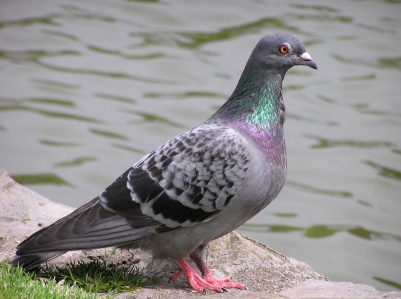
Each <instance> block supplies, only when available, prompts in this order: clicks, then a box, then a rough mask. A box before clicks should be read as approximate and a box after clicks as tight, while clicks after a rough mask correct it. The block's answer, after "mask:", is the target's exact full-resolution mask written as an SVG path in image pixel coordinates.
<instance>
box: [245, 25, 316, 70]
mask: <svg viewBox="0 0 401 299" xmlns="http://www.w3.org/2000/svg"><path fill="white" fill-rule="evenodd" d="M251 60H252V64H253V66H254V67H255V63H256V65H257V66H258V67H262V68H266V69H273V70H277V71H279V72H280V73H282V74H283V75H284V74H285V72H286V71H288V70H289V69H290V68H291V67H293V66H295V65H306V66H309V67H311V68H313V69H316V70H317V65H316V63H315V62H314V61H313V60H312V58H311V56H310V55H309V54H308V52H306V51H305V48H304V46H303V45H302V44H301V42H300V41H299V39H298V38H297V37H296V36H295V35H293V34H290V33H274V34H268V35H266V36H264V37H263V38H262V39H261V40H260V41H259V43H258V44H257V45H256V47H255V49H254V50H253V52H252V55H251Z"/></svg>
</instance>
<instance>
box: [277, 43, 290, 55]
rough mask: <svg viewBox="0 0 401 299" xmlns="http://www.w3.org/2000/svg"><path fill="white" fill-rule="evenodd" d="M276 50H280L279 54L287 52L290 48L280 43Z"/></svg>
mask: <svg viewBox="0 0 401 299" xmlns="http://www.w3.org/2000/svg"><path fill="white" fill-rule="evenodd" d="M278 50H279V51H280V53H281V54H287V53H288V51H289V50H290V49H289V47H288V46H287V45H285V44H284V45H281V46H280V48H278Z"/></svg>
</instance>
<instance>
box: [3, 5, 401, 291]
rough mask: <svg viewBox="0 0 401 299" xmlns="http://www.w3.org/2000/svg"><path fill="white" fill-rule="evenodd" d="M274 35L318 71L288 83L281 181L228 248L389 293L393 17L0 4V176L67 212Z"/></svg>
mask: <svg viewBox="0 0 401 299" xmlns="http://www.w3.org/2000/svg"><path fill="white" fill-rule="evenodd" d="M301 3H302V4H301ZM278 31H288V32H292V33H294V34H296V35H297V36H298V37H299V38H300V40H301V41H302V42H303V43H304V45H305V47H306V49H307V51H308V52H309V54H310V55H311V56H312V57H313V59H314V60H315V61H316V62H317V64H318V65H319V71H314V70H312V69H308V68H302V67H298V68H294V69H292V70H291V71H290V72H289V73H288V74H287V76H286V78H285V81H284V98H285V101H286V109H287V120H286V124H285V130H286V141H287V154H288V179H287V182H286V185H285V187H284V189H283V191H282V192H281V194H280V195H279V196H278V198H277V199H276V200H275V201H274V202H273V203H272V204H271V205H270V206H269V207H268V208H266V209H265V210H264V211H262V212H261V213H260V214H258V215H257V216H256V217H255V218H253V219H252V220H250V221H249V222H248V223H246V224H245V225H244V226H242V227H241V228H240V229H239V232H241V233H242V234H245V235H248V236H250V237H253V238H255V239H257V240H258V241H260V242H262V243H264V244H266V245H267V246H269V247H272V248H274V249H275V250H277V251H279V252H281V253H283V254H285V255H288V256H291V257H294V258H296V259H298V260H301V261H304V262H306V263H308V264H310V265H311V266H312V267H313V268H314V269H315V270H317V271H318V272H322V273H324V274H325V275H326V276H328V277H329V278H330V279H331V280H334V281H343V280H346V281H352V282H355V283H365V284H371V285H374V286H375V287H376V288H377V289H379V290H396V289H400V288H401V132H400V131H401V99H400V92H401V51H400V49H401V3H400V1H373V0H372V1H349V0H348V1H341V0H340V1H330V2H329V1H318V0H315V1H309V0H305V1H302V2H300V1H268V0H258V1H256V0H255V1H231V0H226V1H212V0H209V1H197V2H195V1H193V2H191V3H189V2H188V1H185V0H181V1H178V0H177V1H117V0H115V1H112V0H102V1H99V0H92V1H91V0H80V1H77V0H76V1H74V0H72V1H56V0H43V1H37V0H36V1H11V0H8V1H2V2H1V4H0V167H1V168H4V169H6V170H7V171H8V172H9V173H10V175H11V176H13V177H14V178H15V179H16V180H17V181H19V182H21V183H23V184H24V185H27V186H28V187H29V188H31V189H33V190H36V191H37V192H39V193H40V194H42V195H44V196H46V197H48V198H50V199H52V200H54V201H57V202H62V203H64V204H67V205H70V206H75V207H78V206H79V205H81V204H83V203H86V202H87V201H89V200H90V199H92V198H93V197H95V196H97V195H98V194H99V192H101V191H102V190H103V188H105V187H106V186H108V184H110V183H111V182H112V181H114V179H116V178H117V177H118V176H119V175H120V174H121V173H122V172H123V171H125V170H126V169H127V168H128V167H129V166H130V165H132V164H134V162H136V161H137V160H138V159H140V158H141V157H142V156H143V155H144V154H146V153H147V152H149V151H150V150H152V149H154V148H155V147H157V146H158V145H160V144H162V143H164V142H165V141H167V140H168V139H170V138H172V137H174V136H175V135H177V134H179V133H181V132H183V131H185V130H187V129H189V128H191V127H193V126H195V125H198V124H200V123H202V122H203V121H204V120H205V119H207V118H208V117H209V116H210V115H211V114H212V113H213V112H214V111H215V110H216V109H217V108H218V107H219V106H220V105H222V104H223V102H224V101H225V100H226V99H227V98H228V97H229V95H230V94H231V92H232V91H233V89H234V87H235V85H236V83H237V81H238V78H239V76H240V74H241V72H242V69H243V67H244V65H245V62H246V60H247V59H248V57H249V55H250V53H251V51H252V49H253V47H254V46H255V44H256V43H257V41H258V40H259V39H260V38H261V37H262V36H263V35H265V34H267V33H271V32H278Z"/></svg>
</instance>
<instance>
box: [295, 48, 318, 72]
mask: <svg viewBox="0 0 401 299" xmlns="http://www.w3.org/2000/svg"><path fill="white" fill-rule="evenodd" d="M299 60H301V64H303V65H306V66H309V67H311V68H313V69H315V70H317V64H316V63H315V62H314V61H313V60H312V57H310V55H309V53H308V52H304V53H302V54H301V55H300V56H299Z"/></svg>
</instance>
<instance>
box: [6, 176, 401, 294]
mask: <svg viewBox="0 0 401 299" xmlns="http://www.w3.org/2000/svg"><path fill="white" fill-rule="evenodd" d="M71 211H73V208H71V207H68V206H65V205H62V204H58V203H55V202H52V201H51V200H49V199H47V198H44V197H42V196H41V195H39V194H37V193H35V192H34V191H32V190H30V189H28V188H26V187H24V186H21V185H19V184H18V183H16V182H15V181H14V180H13V179H12V178H10V177H9V175H8V174H7V172H6V171H5V170H1V169H0V261H2V262H8V261H9V259H10V258H11V257H12V256H13V255H14V252H15V247H16V246H17V245H18V243H19V242H21V241H23V240H24V239H25V238H26V237H28V236H29V235H30V234H32V233H34V232H35V231H37V230H39V229H40V228H41V227H44V226H47V225H49V224H51V223H52V222H54V221H55V220H57V219H59V218H61V217H63V216H64V215H66V214H68V213H70V212H71ZM108 250H109V249H97V250H92V251H74V252H68V253H66V254H64V255H62V256H60V257H58V258H56V259H55V260H53V261H51V262H50V263H49V264H50V265H51V264H53V265H54V264H57V265H60V264H65V263H67V262H69V261H70V260H85V259H91V258H93V256H104V255H105V254H107V252H108ZM112 260H113V262H115V263H122V262H124V263H134V264H136V265H137V266H138V267H140V268H142V269H143V270H144V271H145V273H146V274H148V275H152V276H156V277H158V278H160V279H159V283H158V284H157V285H153V286H150V287H146V288H141V289H139V290H137V291H135V292H131V293H121V294H118V295H116V298H121V299H122V298H127V299H128V298H132V299H134V298H136V299H145V298H146V299H148V298H165V299H169V298H171V299H173V298H174V299H176V298H177V299H179V298H220V299H225V298H242V299H250V298H266V299H267V298H269V299H276V298H386V299H395V298H401V292H379V291H377V290H376V289H374V288H373V287H372V286H368V285H359V284H353V283H350V282H329V281H328V279H327V278H326V277H324V276H323V275H322V274H319V273H317V272H315V271H314V270H313V269H312V268H311V267H310V266H308V265H307V264H305V263H303V262H299V261H297V260H295V259H293V258H289V257H286V256H284V255H281V254H280V253H278V252H276V251H274V250H272V249H270V248H268V247H266V246H264V245H262V244H260V243H258V242H256V241H255V240H252V239H250V238H247V237H244V236H241V235H239V234H238V233H236V232H232V233H230V234H228V235H226V236H224V237H222V238H219V239H217V240H215V241H214V242H212V243H211V245H210V247H209V255H208V264H209V266H210V268H211V269H212V270H213V271H214V273H215V275H217V276H227V275H229V276H231V278H232V280H234V281H241V282H244V283H246V284H247V286H248V287H249V288H250V291H239V290H230V291H229V292H227V293H221V294H217V293H211V292H210V293H208V294H207V295H206V296H205V295H201V294H199V293H196V292H193V291H192V290H191V289H190V288H189V287H188V284H187V283H186V281H185V280H183V279H182V280H179V281H178V282H177V283H174V284H170V283H168V278H169V277H170V275H171V274H172V273H174V272H175V271H177V266H176V265H175V264H174V263H173V262H171V261H160V260H155V259H153V257H152V256H151V255H150V254H148V253H147V252H143V251H141V250H133V251H117V252H116V253H115V254H114V255H113V257H112Z"/></svg>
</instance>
